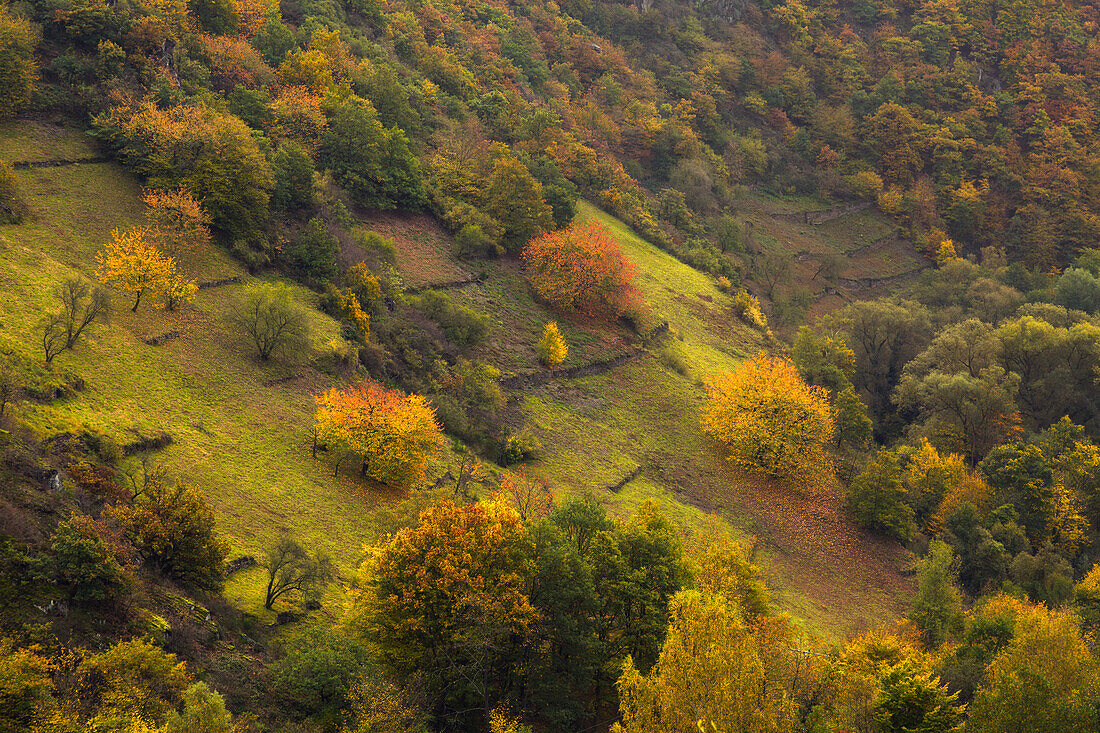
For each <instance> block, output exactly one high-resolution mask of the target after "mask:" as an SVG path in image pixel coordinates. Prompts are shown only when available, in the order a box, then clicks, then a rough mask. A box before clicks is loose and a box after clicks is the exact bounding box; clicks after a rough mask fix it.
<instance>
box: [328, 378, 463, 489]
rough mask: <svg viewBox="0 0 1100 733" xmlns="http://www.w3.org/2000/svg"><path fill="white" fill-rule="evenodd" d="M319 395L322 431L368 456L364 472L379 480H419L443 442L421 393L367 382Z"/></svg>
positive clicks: (348, 448) (353, 451)
mask: <svg viewBox="0 0 1100 733" xmlns="http://www.w3.org/2000/svg"><path fill="white" fill-rule="evenodd" d="M316 399H317V424H316V430H317V436H318V437H319V438H320V439H322V440H326V441H328V442H329V443H334V444H336V446H338V447H341V448H343V449H344V451H345V454H347V453H351V454H354V455H356V456H358V457H359V458H360V459H362V461H363V463H362V466H361V473H362V474H363V475H364V476H369V477H370V478H373V479H375V480H376V481H381V482H382V483H386V484H409V483H412V482H413V481H416V480H418V479H419V478H421V477H422V476H423V475H424V469H425V468H426V467H427V464H428V461H429V460H430V459H431V458H432V456H433V455H435V453H436V452H437V451H438V450H439V448H440V447H441V446H442V445H443V432H442V431H441V430H440V428H439V423H438V422H436V419H435V410H433V409H432V407H431V406H430V405H429V404H428V401H427V400H426V399H425V398H424V397H421V396H420V395H406V394H405V393H404V392H401V391H400V390H396V389H386V388H385V387H383V386H382V385H381V384H378V383H377V382H367V383H365V384H363V385H360V386H359V387H354V388H352V389H347V390H339V389H335V388H333V389H330V390H329V391H328V392H325V393H324V394H323V395H321V396H320V397H317V398H316ZM339 469H340V464H339V463H337V465H336V470H337V471H339Z"/></svg>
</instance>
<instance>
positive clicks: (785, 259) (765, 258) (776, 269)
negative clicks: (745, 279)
mask: <svg viewBox="0 0 1100 733" xmlns="http://www.w3.org/2000/svg"><path fill="white" fill-rule="evenodd" d="M752 264H753V268H752V269H753V278H754V279H755V280H756V281H757V282H758V283H760V285H761V286H762V287H763V288H764V292H765V293H767V294H768V298H769V299H771V300H774V299H775V290H776V288H777V287H779V284H780V283H782V282H784V281H785V280H786V279H787V276H788V275H789V274H790V271H791V260H790V257H789V256H788V255H787V254H786V253H783V252H775V251H770V252H765V253H764V254H761V255H757V256H756V257H754V258H753V263H752Z"/></svg>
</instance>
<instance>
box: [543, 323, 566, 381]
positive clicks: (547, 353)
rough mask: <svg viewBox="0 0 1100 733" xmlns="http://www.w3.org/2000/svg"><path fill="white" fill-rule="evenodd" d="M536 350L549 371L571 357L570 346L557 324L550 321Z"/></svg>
mask: <svg viewBox="0 0 1100 733" xmlns="http://www.w3.org/2000/svg"><path fill="white" fill-rule="evenodd" d="M535 350H536V351H537V352H538V355H539V362H541V363H542V365H543V366H544V367H546V368H547V369H553V368H554V367H556V366H557V365H558V364H561V363H562V362H563V361H565V357H566V356H568V355H569V346H568V345H567V344H566V343H565V338H564V337H563V336H562V335H561V331H560V330H558V324H557V323H555V322H554V321H550V322H549V323H547V324H546V326H545V327H544V328H543V329H542V337H541V338H540V339H539V342H538V345H537V346H536V347H535Z"/></svg>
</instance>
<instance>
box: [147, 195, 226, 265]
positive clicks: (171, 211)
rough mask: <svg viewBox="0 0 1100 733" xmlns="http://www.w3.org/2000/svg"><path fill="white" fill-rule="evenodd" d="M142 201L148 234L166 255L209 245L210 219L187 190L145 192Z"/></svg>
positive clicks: (199, 203)
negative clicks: (144, 206) (152, 236)
mask: <svg viewBox="0 0 1100 733" xmlns="http://www.w3.org/2000/svg"><path fill="white" fill-rule="evenodd" d="M141 200H142V201H144V202H145V205H146V206H147V207H148V208H147V209H146V210H145V220H146V221H147V222H149V230H150V232H151V233H152V234H153V235H154V236H155V237H156V239H158V240H159V241H160V244H161V246H162V247H163V248H164V249H165V250H166V251H168V252H170V253H172V254H173V255H177V256H178V255H182V254H184V253H186V252H192V251H196V250H201V249H202V248H204V247H205V246H206V245H207V244H209V243H210V216H209V214H207V213H206V212H205V211H203V208H202V203H201V202H200V201H199V200H198V199H196V198H195V197H194V196H192V195H191V193H190V192H189V191H187V189H183V188H180V189H175V190H162V191H158V190H156V189H147V190H145V191H144V192H142V196H141Z"/></svg>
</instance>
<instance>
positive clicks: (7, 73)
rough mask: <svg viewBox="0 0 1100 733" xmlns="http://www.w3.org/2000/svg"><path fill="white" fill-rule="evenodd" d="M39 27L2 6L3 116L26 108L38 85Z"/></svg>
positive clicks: (0, 96)
mask: <svg viewBox="0 0 1100 733" xmlns="http://www.w3.org/2000/svg"><path fill="white" fill-rule="evenodd" d="M38 41H39V35H38V30H37V29H36V28H35V26H34V25H32V24H31V23H30V22H29V21H27V20H26V19H25V18H21V17H19V16H18V15H13V14H12V12H11V10H10V9H9V8H8V6H7V5H5V6H4V7H2V8H0V119H4V118H6V117H12V116H14V115H15V114H17V113H19V112H21V111H22V110H24V109H26V107H27V106H28V105H29V104H30V102H31V99H32V98H33V97H34V94H35V90H36V89H37V86H38V64H37V63H35V60H34V51H35V48H36V47H37V46H38Z"/></svg>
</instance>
